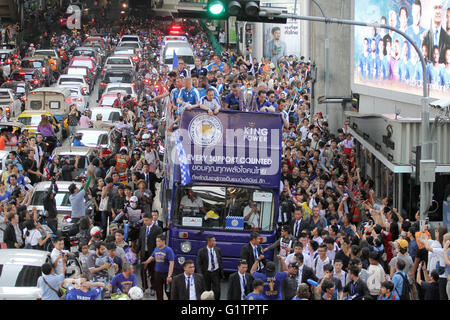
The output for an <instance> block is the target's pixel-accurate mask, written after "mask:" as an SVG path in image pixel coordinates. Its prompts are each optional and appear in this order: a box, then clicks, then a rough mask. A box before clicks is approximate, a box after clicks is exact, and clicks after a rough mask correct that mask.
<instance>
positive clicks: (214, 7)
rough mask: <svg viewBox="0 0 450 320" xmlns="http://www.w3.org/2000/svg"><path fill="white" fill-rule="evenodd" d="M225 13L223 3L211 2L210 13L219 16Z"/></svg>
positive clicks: (209, 5)
mask: <svg viewBox="0 0 450 320" xmlns="http://www.w3.org/2000/svg"><path fill="white" fill-rule="evenodd" d="M224 11H225V6H224V5H223V3H222V2H221V1H211V2H210V3H208V12H209V13H211V14H213V15H219V14H221V13H223V12H224Z"/></svg>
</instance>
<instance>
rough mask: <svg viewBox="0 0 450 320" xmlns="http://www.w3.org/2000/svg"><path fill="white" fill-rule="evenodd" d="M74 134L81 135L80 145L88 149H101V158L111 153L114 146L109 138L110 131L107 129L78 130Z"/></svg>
mask: <svg viewBox="0 0 450 320" xmlns="http://www.w3.org/2000/svg"><path fill="white" fill-rule="evenodd" d="M76 133H81V143H82V144H84V145H85V146H86V147H89V148H97V147H98V146H101V147H102V150H103V156H107V155H109V154H111V153H112V152H113V148H114V144H113V142H112V138H111V130H108V129H97V128H88V129H78V130H77V131H76Z"/></svg>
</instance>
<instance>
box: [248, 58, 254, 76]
mask: <svg viewBox="0 0 450 320" xmlns="http://www.w3.org/2000/svg"><path fill="white" fill-rule="evenodd" d="M249 60H250V63H251V64H252V68H251V69H250V71H251V72H252V75H253V76H254V75H255V65H254V64H253V58H252V54H251V53H250V55H249Z"/></svg>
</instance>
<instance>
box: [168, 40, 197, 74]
mask: <svg viewBox="0 0 450 320" xmlns="http://www.w3.org/2000/svg"><path fill="white" fill-rule="evenodd" d="M174 52H175V54H176V55H177V57H178V60H180V59H183V61H184V63H185V65H186V66H189V67H190V69H191V70H193V69H194V68H195V65H194V50H192V48H191V46H190V45H189V44H188V43H184V42H178V41H177V42H169V43H167V45H166V46H165V47H164V50H163V52H162V57H161V59H160V61H161V64H162V65H167V66H168V67H169V70H172V66H173V53H174Z"/></svg>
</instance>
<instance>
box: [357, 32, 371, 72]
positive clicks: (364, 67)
mask: <svg viewBox="0 0 450 320" xmlns="http://www.w3.org/2000/svg"><path fill="white" fill-rule="evenodd" d="M363 44H364V45H363V52H362V53H361V54H360V55H359V60H358V69H359V70H358V72H359V74H360V75H361V77H362V78H367V77H368V76H369V64H368V63H369V61H368V59H369V39H367V38H364V40H363Z"/></svg>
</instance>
